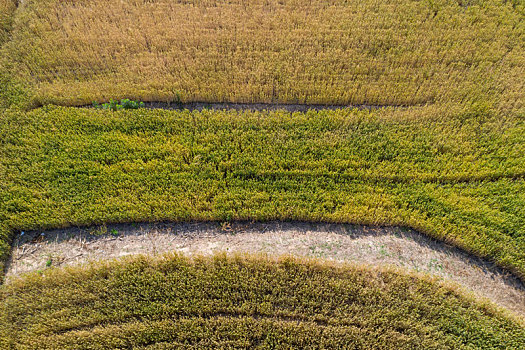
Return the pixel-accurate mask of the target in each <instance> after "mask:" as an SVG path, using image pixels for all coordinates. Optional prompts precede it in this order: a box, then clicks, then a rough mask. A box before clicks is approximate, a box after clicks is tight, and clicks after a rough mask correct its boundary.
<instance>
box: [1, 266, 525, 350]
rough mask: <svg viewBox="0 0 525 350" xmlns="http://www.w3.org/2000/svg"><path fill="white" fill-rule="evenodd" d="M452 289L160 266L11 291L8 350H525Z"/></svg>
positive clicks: (30, 280)
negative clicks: (226, 349) (283, 349)
mask: <svg viewBox="0 0 525 350" xmlns="http://www.w3.org/2000/svg"><path fill="white" fill-rule="evenodd" d="M518 322H519V321H517V320H512V319H509V318H507V316H505V315H503V314H502V313H500V312H499V311H497V310H494V309H493V308H492V307H490V306H488V305H482V304H479V303H477V302H474V301H472V300H471V299H469V298H467V297H465V296H462V295H461V294H458V293H457V292H455V291H453V290H452V289H449V288H448V287H446V286H443V285H441V284H440V283H436V282H432V281H427V280H425V279H421V278H417V277H415V276H410V275H403V274H400V273H397V272H392V271H380V270H378V271H370V270H367V269H361V268H356V267H334V266H329V265H319V264H318V263H316V264H314V263H304V262H299V261H294V260H290V259H288V260H282V261H279V262H269V261H267V260H260V259H259V260H255V259H246V258H234V259H227V258H225V257H220V256H217V257H215V258H213V259H198V260H195V261H191V260H187V259H184V258H181V257H178V256H170V257H164V258H162V259H157V260H148V259H146V258H138V259H137V258H135V259H133V260H129V259H128V260H125V261H123V262H120V263H106V264H99V266H93V267H90V268H83V269H79V268H76V269H72V268H69V269H67V270H65V271H64V270H57V271H52V270H51V271H50V270H48V272H46V276H44V277H42V276H39V275H32V276H30V277H27V278H25V279H22V280H18V281H15V282H14V283H12V284H9V285H7V286H4V287H3V288H2V309H1V310H0V346H1V348H2V349H6V350H8V349H27V350H29V349H38V350H45V349H61V350H67V349H75V350H81V349H116V348H118V349H131V348H133V349H179V348H188V347H191V348H192V349H211V348H213V349H225V348H228V349H231V348H243V349H246V348H256V349H275V348H294V349H310V348H325V349H454V350H456V349H474V348H475V349H523V348H524V347H525V328H523V327H522V325H521V324H520V323H518Z"/></svg>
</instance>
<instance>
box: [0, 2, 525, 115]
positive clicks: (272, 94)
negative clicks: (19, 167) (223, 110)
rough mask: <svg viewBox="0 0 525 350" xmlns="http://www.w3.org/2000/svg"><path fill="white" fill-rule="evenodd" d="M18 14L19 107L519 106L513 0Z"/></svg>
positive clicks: (522, 68)
mask: <svg viewBox="0 0 525 350" xmlns="http://www.w3.org/2000/svg"><path fill="white" fill-rule="evenodd" d="M16 17H17V18H16V20H15V26H14V30H13V40H12V41H11V42H10V43H9V44H8V45H6V49H5V50H4V56H5V58H6V60H7V62H4V64H5V70H6V71H9V72H10V73H9V75H10V78H9V79H10V81H11V83H12V84H13V85H15V86H17V88H16V89H14V90H10V91H9V92H8V93H7V94H6V95H8V96H7V97H6V98H7V100H12V101H11V102H13V101H18V102H20V101H21V100H20V97H14V96H10V94H17V93H20V89H25V90H26V93H27V95H25V96H24V99H23V101H24V103H26V104H28V105H30V106H38V105H45V104H48V103H55V104H63V105H64V104H65V105H84V104H90V103H91V102H92V101H98V102H102V101H108V100H109V99H110V98H124V97H128V98H133V99H137V100H142V101H178V100H180V99H182V100H183V101H206V102H270V103H271V102H280V103H307V104H312V103H319V104H337V105H339V104H342V105H348V104H353V105H355V104H376V105H416V104H428V103H434V102H436V103H441V102H447V103H448V102H454V103H459V104H464V103H470V102H473V101H486V102H487V103H489V104H491V105H492V106H494V107H496V108H498V109H501V110H505V111H516V110H520V109H523V107H524V106H523V102H524V100H525V96H524V91H525V86H524V83H525V79H523V77H524V76H525V55H524V52H525V44H524V41H523V36H524V33H525V22H524V21H523V3H522V1H521V0H518V1H494V0H469V1H457V0H432V1H430V0H429V1H412V0H392V1H370V0H354V1H346V0H337V1H329V2H327V1H321V0H314V1H311V0H284V1H278V0H269V1H268V0H232V1H217V0H205V1H172V0H155V1H143V0H127V1H107V0H83V1H64V0H44V1H42V0H39V1H31V0H28V1H26V2H25V3H24V5H23V6H22V7H21V8H20V9H19V11H18V14H17V16H16Z"/></svg>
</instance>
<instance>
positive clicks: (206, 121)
mask: <svg viewBox="0 0 525 350" xmlns="http://www.w3.org/2000/svg"><path fill="white" fill-rule="evenodd" d="M432 113H433V112H432V110H431V109H429V108H414V109H412V110H410V111H404V112H398V111H396V110H382V111H374V112H368V111H356V110H353V111H352V110H340V111H322V112H313V111H312V112H309V113H294V114H290V113H287V112H271V113H267V112H244V113H242V112H210V111H208V112H206V111H204V112H193V113H190V112H188V111H186V112H179V111H162V110H155V111H151V110H146V109H139V110H135V111H120V112H110V111H95V110H89V109H75V108H63V107H48V108H44V109H38V110H35V111H32V112H29V113H26V112H6V113H4V115H3V118H2V120H1V122H0V131H1V133H2V135H4V136H3V141H2V153H0V166H1V168H0V169H3V173H2V176H1V177H0V181H1V182H0V183H1V184H2V186H1V187H0V188H3V189H4V190H3V191H0V196H1V197H0V198H2V199H3V200H2V201H0V218H3V220H2V221H3V222H4V223H5V225H6V228H11V229H21V230H29V229H39V228H53V227H65V226H69V225H89V224H94V223H97V224H98V223H104V222H130V221H160V220H174V221H187V220H274V219H278V220H307V221H332V222H352V223H363V224H389V225H403V226H410V227H413V228H415V229H418V230H420V231H423V232H425V233H428V234H430V235H432V236H434V237H436V238H439V239H444V240H446V241H449V242H454V243H456V244H457V245H458V246H460V247H463V248H465V249H467V250H470V251H472V252H475V253H477V254H478V255H481V256H484V257H488V258H490V259H492V260H494V261H496V262H498V263H499V264H500V265H502V266H505V267H508V268H511V269H512V270H515V271H516V272H518V273H519V274H520V275H522V276H524V275H525V212H524V209H525V180H524V178H523V176H524V174H525V136H524V135H525V122H524V120H523V119H521V118H511V117H509V118H507V119H504V118H502V117H501V116H492V117H490V116H488V115H481V116H480V115H476V114H468V113H466V114H464V115H460V116H456V117H454V118H445V119H442V118H440V114H439V113H438V114H437V115H434V116H432ZM486 113H488V112H486ZM7 236H8V233H7V231H6V233H5V237H7ZM4 247H5V248H4V252H7V247H8V245H7V243H6V244H5V245H4Z"/></svg>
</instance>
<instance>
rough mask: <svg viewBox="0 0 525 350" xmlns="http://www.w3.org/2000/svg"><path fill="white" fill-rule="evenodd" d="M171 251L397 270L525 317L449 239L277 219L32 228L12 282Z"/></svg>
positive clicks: (21, 240)
mask: <svg viewBox="0 0 525 350" xmlns="http://www.w3.org/2000/svg"><path fill="white" fill-rule="evenodd" d="M171 251H176V252H180V253H184V254H186V255H209V254H215V253H218V252H224V251H226V252H229V253H252V254H253V253H259V254H261V253H262V254H267V255H269V256H282V255H293V256H301V257H314V258H323V259H329V260H334V261H340V262H355V263H360V264H369V265H375V266H378V265H391V266H397V267H400V268H406V269H409V270H415V271H419V272H424V273H428V274H431V275H434V276H437V277H440V278H443V279H445V280H447V281H452V282H456V283H457V284H460V285H461V286H463V287H464V288H466V289H467V290H470V291H472V292H473V293H474V294H475V295H477V296H478V297H482V298H487V299H489V300H492V301H493V302H495V303H496V304H498V305H500V306H502V307H505V308H507V309H510V310H512V311H514V312H516V313H518V314H520V315H522V316H524V315H525V286H524V284H523V283H522V282H521V281H520V280H519V279H518V278H516V277H515V276H513V275H511V274H510V273H507V272H505V271H504V270H502V269H500V268H498V267H496V266H495V265H493V264H492V263H489V262H486V261H483V260H481V259H479V258H476V257H474V256H472V255H469V254H467V253H465V252H463V251H461V250H459V249H457V248H454V247H452V246H449V245H447V244H445V243H443V242H438V241H435V240H433V239H431V238H429V237H426V236H423V235H421V234H419V233H418V232H415V231H413V230H408V229H403V228H394V227H367V226H355V225H336V224H310V223H297V222H290V223H282V222H271V223H235V224H223V225H220V224H217V223H194V224H121V225H111V226H107V227H106V226H103V227H96V228H70V229H61V230H53V231H46V232H41V231H38V232H36V231H31V232H25V233H23V234H21V235H20V236H19V237H18V238H17V239H16V240H15V242H14V246H13V252H12V256H11V259H10V261H9V263H8V267H7V281H9V279H10V278H13V277H14V276H17V275H21V274H23V273H27V272H31V271H37V270H45V269H46V268H50V266H51V267H53V266H66V265H75V264H81V263H86V262H88V261H93V260H102V259H114V258H118V257H122V256H126V255H131V254H149V255H155V254H162V253H166V252H171Z"/></svg>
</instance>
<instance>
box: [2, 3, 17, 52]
mask: <svg viewBox="0 0 525 350" xmlns="http://www.w3.org/2000/svg"><path fill="white" fill-rule="evenodd" d="M16 3H17V2H16V1H15V0H0V46H1V45H2V44H3V43H4V42H6V41H7V39H8V38H9V32H10V30H11V24H12V22H13V17H14V12H15V10H16Z"/></svg>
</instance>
